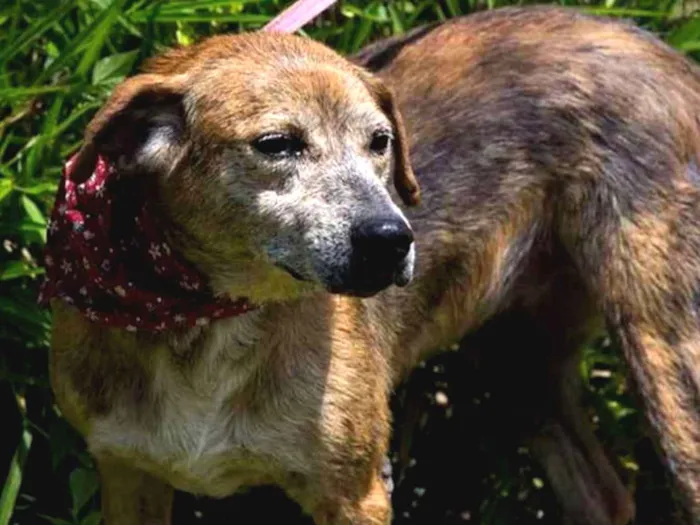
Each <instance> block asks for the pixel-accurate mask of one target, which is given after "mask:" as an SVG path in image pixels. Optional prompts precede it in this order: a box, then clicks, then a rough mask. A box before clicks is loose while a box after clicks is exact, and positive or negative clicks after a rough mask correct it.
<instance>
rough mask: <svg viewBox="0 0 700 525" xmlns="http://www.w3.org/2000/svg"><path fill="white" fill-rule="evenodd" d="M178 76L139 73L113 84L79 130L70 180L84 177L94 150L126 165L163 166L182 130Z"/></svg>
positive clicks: (181, 139)
mask: <svg viewBox="0 0 700 525" xmlns="http://www.w3.org/2000/svg"><path fill="white" fill-rule="evenodd" d="M184 93H185V79H184V76H182V75H180V76H165V75H154V74H142V75H137V76H134V77H131V78H129V79H127V80H125V81H124V82H122V83H121V84H119V85H118V86H117V87H116V88H115V89H114V92H113V93H112V95H111V96H110V97H109V99H108V101H107V102H106V103H105V104H104V105H103V106H102V108H101V109H100V110H99V111H98V112H97V114H96V115H95V117H94V118H93V119H92V121H91V122H90V124H89V125H88V127H87V129H86V131H85V140H84V142H83V146H82V148H81V149H80V151H79V152H78V156H77V157H76V162H75V168H74V179H75V180H77V181H80V180H85V179H86V178H88V177H89V176H90V173H91V172H92V169H93V167H94V165H95V161H96V158H97V155H101V156H103V157H105V158H106V159H108V160H109V161H110V162H112V163H114V164H115V165H116V166H117V167H120V168H122V169H124V168H126V169H127V170H132V169H135V170H139V169H140V170H143V171H148V172H158V171H161V170H165V169H167V168H168V167H169V166H170V165H172V163H173V162H174V161H175V159H177V158H178V155H177V153H178V151H179V150H180V148H181V147H182V144H183V142H184V137H185V133H186V126H185V116H184V113H185V112H184V108H183V96H184Z"/></svg>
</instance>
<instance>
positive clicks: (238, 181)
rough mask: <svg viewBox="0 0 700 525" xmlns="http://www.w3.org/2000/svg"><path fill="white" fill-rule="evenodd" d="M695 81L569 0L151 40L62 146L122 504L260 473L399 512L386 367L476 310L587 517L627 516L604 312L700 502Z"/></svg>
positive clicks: (98, 446) (68, 258)
mask: <svg viewBox="0 0 700 525" xmlns="http://www.w3.org/2000/svg"><path fill="white" fill-rule="evenodd" d="M698 108H700V73H699V72H698V69H697V68H696V67H695V66H694V65H693V64H691V63H690V62H689V61H688V60H686V59H684V58H683V57H682V56H680V55H679V54H678V53H676V52H674V51H672V50H671V49H670V48H668V47H666V46H665V45H664V44H662V43H660V42H659V41H657V40H656V39H655V38H653V37H651V36H649V35H647V34H646V33H644V32H643V31H641V30H638V29H636V28H635V27H633V26H632V25H628V24H624V23H620V22H614V21H610V20H605V19H598V18H594V17H589V16H586V15H583V14H580V13H578V12H574V11H570V10H565V9H560V8H551V7H546V8H545V7H537V8H505V9H499V10H496V11H492V12H488V13H482V14H476V15H472V16H469V17H466V18H463V19H455V20H451V21H448V22H445V23H442V24H437V25H433V26H427V27H424V28H420V29H418V30H415V31H413V32H411V33H408V34H406V35H404V36H401V37H396V38H393V39H389V40H385V41H381V42H379V43H377V44H375V45H372V46H370V47H368V48H366V49H365V50H363V51H361V52H360V53H359V54H358V55H356V56H355V57H351V59H349V60H348V59H345V58H342V57H340V56H339V55H337V54H336V53H335V52H333V51H331V50H329V49H328V48H326V47H325V46H323V45H321V44H318V43H315V42H313V41H311V40H308V39H304V38H301V37H297V36H284V35H273V34H263V33H255V34H242V35H237V36H218V37H213V38H210V39H208V40H205V41H203V42H201V43H199V44H196V45H193V46H191V47H187V48H182V49H174V50H170V51H168V52H166V53H165V54H163V55H161V56H159V57H156V58H154V59H151V60H150V61H149V62H148V63H147V64H146V66H145V68H144V72H143V73H142V74H139V75H136V76H134V77H132V78H129V79H127V80H126V81H124V82H123V83H122V84H121V85H119V86H118V87H117V88H116V89H115V91H114V93H113V94H112V96H111V98H110V99H109V100H108V101H107V103H106V104H105V105H104V106H103V108H102V109H101V110H100V111H99V112H98V113H97V115H96V116H95V117H94V119H93V120H92V121H91V123H90V124H89V126H88V128H87V130H86V134H85V141H84V144H83V146H82V148H81V149H80V150H79V152H78V153H77V155H76V156H75V158H74V159H72V160H71V162H70V163H69V165H68V167H67V169H66V179H65V181H66V182H65V183H64V184H62V185H61V188H62V189H61V190H59V196H58V197H57V206H56V209H55V210H54V214H53V215H52V220H51V224H50V228H49V233H50V235H49V243H48V247H49V248H48V251H47V259H46V265H47V274H48V281H47V282H48V283H50V284H49V286H48V287H47V288H45V289H44V290H43V292H42V294H43V299H42V300H44V301H50V303H51V307H52V310H53V316H54V327H53V332H52V354H51V381H52V386H53V389H54V392H55V395H56V400H57V403H58V405H59V406H60V408H61V410H62V412H63V414H64V415H65V417H66V418H67V419H68V420H69V421H70V422H71V423H72V424H73V425H74V426H75V427H76V428H77V429H78V430H79V431H80V432H81V433H82V435H83V436H84V437H85V439H86V441H87V444H88V446H89V449H90V452H91V453H92V455H93V456H94V457H95V459H96V462H97V465H98V469H99V473H100V476H101V483H102V512H103V516H104V518H105V521H106V523H108V524H110V525H114V524H134V523H168V522H169V521H170V518H171V504H172V495H173V488H176V489H181V490H185V491H189V492H194V493H199V494H205V495H208V496H213V497H223V496H226V495H229V494H232V493H234V492H236V491H237V490H239V489H240V488H242V487H245V486H252V485H259V484H276V485H279V486H280V487H282V488H283V489H284V490H285V491H286V492H287V493H288V494H289V495H290V496H291V497H292V498H293V499H295V500H296V501H297V502H299V503H300V505H301V507H302V508H303V509H304V510H305V511H306V512H307V513H308V514H310V515H311V516H312V518H313V519H314V521H315V522H316V523H317V524H319V525H330V524H334V525H337V524H353V525H379V524H387V523H389V521H390V519H391V507H390V501H389V495H388V492H387V487H386V485H385V480H384V479H383V477H382V470H383V464H384V457H385V455H386V449H387V441H388V437H389V428H390V413H389V409H388V398H389V396H390V394H391V391H392V389H393V388H394V387H395V386H396V385H397V384H398V383H399V382H400V381H402V380H403V379H404V378H406V377H407V375H408V374H409V373H410V371H411V369H412V367H414V366H415V365H416V364H417V363H418V362H419V361H420V360H422V359H424V358H426V357H429V356H431V355H433V354H434V353H435V352H437V351H438V350H439V349H440V348H444V347H445V346H446V345H447V344H448V343H451V342H453V341H455V340H458V339H460V338H461V337H462V336H464V335H465V334H468V333H477V334H481V336H480V345H481V347H482V348H485V349H486V350H487V352H491V353H493V355H499V356H503V358H502V360H501V363H500V366H502V367H503V369H504V373H503V375H504V377H506V378H508V379H507V381H504V388H505V389H512V392H513V395H514V397H515V398H517V399H516V400H515V401H516V402H517V406H518V408H519V409H522V410H519V412H518V415H515V414H513V415H511V416H509V417H512V423H513V425H518V426H521V427H522V426H524V427H525V431H524V433H525V435H526V438H527V440H528V443H529V444H530V446H531V448H532V450H533V452H534V454H535V456H536V457H537V458H538V459H539V460H540V461H541V462H542V464H543V466H544V468H545V471H546V473H547V475H548V476H549V478H550V480H551V482H552V485H553V487H554V488H555V490H556V491H557V494H558V496H559V498H560V501H561V504H562V507H563V509H564V512H565V514H566V516H567V518H568V519H569V520H570V521H571V522H573V523H578V524H590V525H593V524H596V525H602V524H615V525H617V524H619V525H622V524H624V523H627V522H628V521H629V520H630V519H632V517H633V515H634V506H633V504H632V500H631V498H630V496H629V494H628V493H627V491H626V490H625V488H624V486H623V485H622V483H621V482H620V480H619V479H618V476H617V474H616V473H615V470H614V468H613V467H612V465H611V464H610V462H609V461H608V459H607V458H606V456H605V454H604V453H603V451H602V448H601V446H600V444H599V443H598V442H597V440H596V438H595V435H594V433H593V431H592V429H591V427H590V424H589V422H588V421H587V418H586V417H585V415H584V413H583V411H582V409H581V407H580V406H579V400H578V383H577V379H576V378H577V375H578V372H577V368H576V365H577V359H578V353H577V349H578V348H579V347H580V346H581V344H582V343H584V342H585V341H586V340H587V338H589V337H590V336H591V335H592V334H596V333H598V332H599V331H600V330H602V329H604V328H605V327H607V328H608V329H609V330H610V332H611V333H612V334H613V336H614V337H615V338H616V339H617V340H618V341H619V342H620V344H621V347H622V348H623V350H624V355H625V358H626V360H627V362H628V363H629V365H630V368H631V373H632V376H633V378H634V380H635V382H636V385H637V386H638V389H639V392H640V394H641V398H642V400H643V404H644V407H645V409H646V413H647V415H648V416H649V419H650V421H651V423H652V428H653V430H654V434H655V436H656V438H657V441H658V443H659V445H660V448H661V449H662V450H663V452H664V454H665V457H666V458H667V462H668V465H669V471H670V473H671V474H672V477H673V478H674V479H675V480H676V484H677V487H678V493H679V495H680V501H681V502H682V503H683V505H684V508H685V509H686V512H687V514H688V516H689V520H692V522H693V523H700V521H699V520H700V413H699V411H698V400H699V399H700V397H699V396H700V376H699V375H698V374H699V372H698V370H700V366H699V364H700V331H698V328H697V327H698V320H697V315H698V305H697V298H698V290H700V279H699V278H700V267H698V263H697V261H698V260H700V220H699V219H698V214H697V209H698V208H697V206H698V204H699V199H700V168H699V167H698V166H700V158H698V155H699V154H700V132H699V130H698V126H700V110H698ZM419 183H420V187H419ZM392 187H393V188H392ZM105 193H106V196H105V195H104V194H105ZM86 194H90V195H91V196H92V197H95V199H96V198H97V197H99V198H100V199H102V200H99V201H94V202H99V203H102V204H104V205H105V206H106V205H109V210H110V217H111V218H110V219H109V220H107V219H105V218H104V217H103V216H102V215H105V214H104V213H103V214H100V213H97V215H98V216H95V213H94V210H95V208H90V207H89V206H88V205H87V204H86V205H85V206H87V208H86V209H80V205H81V203H82V202H90V203H93V204H94V202H93V201H82V200H81V199H83V198H84V196H85V195H86ZM92 197H91V198H92ZM102 204H100V205H102ZM97 209H99V207H98V208H97ZM86 210H87V211H86ZM91 210H92V211H91ZM144 210H145V211H144ZM112 212H113V214H112ZM154 217H155V218H157V222H154V224H150V221H151V220H154V221H155V219H154ZM132 219H133V220H132ZM144 221H145V222H147V223H148V224H149V225H144ZM127 223H128V224H127ZM132 223H135V224H136V226H134V225H133V224H132ZM130 225H131V226H130ZM100 228H101V229H102V230H101V231H102V233H101V234H100V233H99V232H98V234H97V235H98V238H97V239H95V238H94V237H95V235H96V233H95V231H94V230H95V229H100ZM696 228H699V229H697V230H696ZM144 231H145V232H146V233H144ZM100 235H102V237H100ZM134 236H135V237H137V239H136V240H134V238H133V237H134ZM153 239H158V241H157V242H155V241H153ZM97 241H100V242H97ZM90 243H93V244H94V246H93V244H90ZM104 243H108V244H104ZM93 250H94V252H95V253H98V254H100V257H104V260H103V261H102V262H100V260H99V259H94V258H93V257H92V256H91V254H92V253H93ZM71 254H73V255H71ZM119 254H122V255H121V256H120V255H119ZM119 257H121V259H120V258H119ZM59 258H60V260H59ZM131 258H135V259H136V261H135V262H134V261H132V260H131ZM163 260H164V261H165V262H163V263H162V264H161V262H160V261H163ZM105 261H106V262H105ZM119 261H120V262H119ZM117 263H118V264H117ZM96 264H97V266H98V267H97V268H96V267H95V265H96ZM115 266H119V272H118V273H116V274H115V273H110V272H113V270H114V268H115ZM76 268H78V269H79V270H77V269H76ZM75 272H78V273H77V274H76V273H75ZM80 272H82V273H80ZM139 272H141V273H139ZM164 275H165V277H163V276H164ZM179 275H182V276H184V277H183V279H181V281H182V282H178V283H177V286H176V287H175V288H174V289H173V290H171V289H169V288H168V287H169V286H170V283H171V281H173V282H174V281H176V280H177V278H178V276H179ZM132 279H133V280H132ZM121 282H123V283H124V284H123V285H121V284H118V285H116V286H113V285H114V283H121ZM173 286H175V285H173ZM161 294H162V295H161ZM144 297H145V298H154V297H155V299H153V301H151V300H150V299H149V300H148V301H146V300H145V299H143V298H144ZM146 303H147V304H146ZM161 303H162V304H165V303H167V308H166V307H165V306H164V307H163V308H165V309H161V306H160V305H161ZM178 308H181V309H182V310H181V311H180V310H177V309H178ZM174 311H178V312H180V313H178V314H177V315H174V314H173V312H174ZM202 312H205V314H206V315H205V314H203V313H202ZM139 323H141V324H139ZM178 323H179V324H178ZM494 326H495V327H497V328H496V329H494V328H493V327H494ZM510 330H518V331H519V332H518V337H519V340H520V344H519V345H518V348H511V347H509V346H508V345H509V343H508V341H509V340H508V338H506V337H504V334H507V333H508V332H509V331H510ZM524 349H527V351H526V353H524V352H525V350H524ZM519 363H526V364H527V365H528V370H533V371H534V374H527V377H526V378H521V377H519V375H518V374H517V373H514V371H513V370H512V369H510V367H511V366H513V367H518V366H520V365H519Z"/></svg>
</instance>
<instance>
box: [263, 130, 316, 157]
mask: <svg viewBox="0 0 700 525" xmlns="http://www.w3.org/2000/svg"><path fill="white" fill-rule="evenodd" d="M252 145H253V147H254V148H255V149H256V150H258V151H259V152H260V153H262V154H263V155H267V156H269V157H277V158H287V157H299V156H300V155H301V154H302V153H303V152H304V150H305V149H306V143H305V142H304V141H303V140H302V139H300V138H299V137H295V136H294V135H286V134H284V133H270V134H269V135H263V136H262V137H258V138H257V139H255V140H254V141H253V144H252Z"/></svg>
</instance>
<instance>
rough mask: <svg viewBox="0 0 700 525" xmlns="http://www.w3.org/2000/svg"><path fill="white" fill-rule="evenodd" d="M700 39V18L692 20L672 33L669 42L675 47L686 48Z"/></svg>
mask: <svg viewBox="0 0 700 525" xmlns="http://www.w3.org/2000/svg"><path fill="white" fill-rule="evenodd" d="M698 39H700V16H698V17H696V18H691V19H690V20H688V21H687V22H685V23H684V24H682V25H681V26H679V27H678V28H676V29H674V30H673V31H671V34H669V35H668V37H667V41H668V43H669V44H671V45H672V46H674V47H679V48H681V49H683V48H684V46H686V45H687V44H689V43H690V42H694V41H696V40H698Z"/></svg>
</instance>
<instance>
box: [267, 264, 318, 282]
mask: <svg viewBox="0 0 700 525" xmlns="http://www.w3.org/2000/svg"><path fill="white" fill-rule="evenodd" d="M275 266H277V267H278V268H280V269H281V270H284V271H285V272H287V273H288V274H289V275H291V276H292V277H294V278H295V279H296V280H297V281H301V282H303V283H308V282H311V279H309V278H308V277H305V276H303V275H302V274H300V273H299V272H297V271H296V270H295V269H294V268H292V267H291V266H287V265H286V264H284V263H276V264H275Z"/></svg>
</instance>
